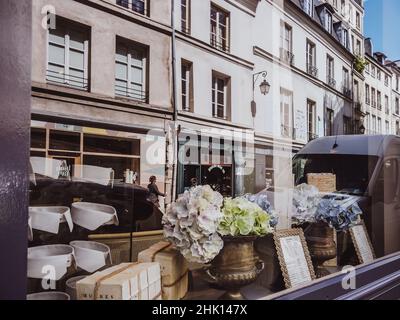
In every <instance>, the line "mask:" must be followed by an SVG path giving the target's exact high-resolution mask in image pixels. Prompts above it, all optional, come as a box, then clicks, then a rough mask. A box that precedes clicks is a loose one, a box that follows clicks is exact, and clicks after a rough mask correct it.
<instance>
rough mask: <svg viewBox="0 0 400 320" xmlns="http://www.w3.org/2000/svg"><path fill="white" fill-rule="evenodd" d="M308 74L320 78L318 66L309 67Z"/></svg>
mask: <svg viewBox="0 0 400 320" xmlns="http://www.w3.org/2000/svg"><path fill="white" fill-rule="evenodd" d="M307 73H308V74H309V75H310V76H312V77H314V78H317V77H318V68H317V67H316V66H310V65H307Z"/></svg>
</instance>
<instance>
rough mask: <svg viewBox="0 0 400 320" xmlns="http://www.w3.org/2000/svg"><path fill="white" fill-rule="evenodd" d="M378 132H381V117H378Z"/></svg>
mask: <svg viewBox="0 0 400 320" xmlns="http://www.w3.org/2000/svg"><path fill="white" fill-rule="evenodd" d="M378 133H382V119H381V118H379V117H378Z"/></svg>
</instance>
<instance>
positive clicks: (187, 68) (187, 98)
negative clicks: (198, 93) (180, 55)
mask: <svg viewBox="0 0 400 320" xmlns="http://www.w3.org/2000/svg"><path fill="white" fill-rule="evenodd" d="M181 79H182V81H181V89H182V110H184V111H193V64H192V63H191V62H188V61H184V60H182V63H181Z"/></svg>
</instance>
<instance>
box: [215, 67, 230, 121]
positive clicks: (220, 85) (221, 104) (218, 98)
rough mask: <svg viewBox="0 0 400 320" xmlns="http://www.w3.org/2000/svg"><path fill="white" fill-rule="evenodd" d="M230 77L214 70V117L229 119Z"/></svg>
mask: <svg viewBox="0 0 400 320" xmlns="http://www.w3.org/2000/svg"><path fill="white" fill-rule="evenodd" d="M229 87H230V78H229V77H226V76H222V75H220V74H217V73H216V72H213V76H212V112H213V117H216V118H221V119H225V120H227V119H228V118H229V117H228V111H229V110H228V109H229V108H228V107H229V101H230V88H229Z"/></svg>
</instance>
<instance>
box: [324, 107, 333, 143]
mask: <svg viewBox="0 0 400 320" xmlns="http://www.w3.org/2000/svg"><path fill="white" fill-rule="evenodd" d="M334 117H335V112H334V111H333V110H332V109H329V108H327V109H326V124H325V135H326V136H332V135H333V134H334V129H333V123H334Z"/></svg>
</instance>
